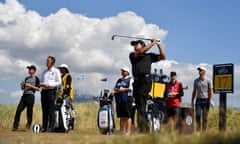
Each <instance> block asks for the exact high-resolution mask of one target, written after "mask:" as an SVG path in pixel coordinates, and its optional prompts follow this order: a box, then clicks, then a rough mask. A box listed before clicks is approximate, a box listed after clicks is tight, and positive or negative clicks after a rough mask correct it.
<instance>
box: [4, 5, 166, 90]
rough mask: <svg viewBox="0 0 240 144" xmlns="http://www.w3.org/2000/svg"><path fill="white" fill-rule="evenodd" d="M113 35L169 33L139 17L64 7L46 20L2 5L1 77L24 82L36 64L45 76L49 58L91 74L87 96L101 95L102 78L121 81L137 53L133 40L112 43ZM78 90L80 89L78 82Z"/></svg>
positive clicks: (87, 82)
mask: <svg viewBox="0 0 240 144" xmlns="http://www.w3.org/2000/svg"><path fill="white" fill-rule="evenodd" d="M113 34H126V35H146V36H153V37H157V38H160V39H162V40H164V39H165V37H166V35H167V31H166V30H163V29H161V28H159V26H157V25H154V24H147V23H146V22H145V21H144V19H143V18H142V17H140V16H138V15H136V14H135V13H134V12H123V13H119V14H118V15H116V16H113V17H106V18H103V19H97V18H89V17H86V16H84V15H82V14H76V13H72V12H70V11H69V10H68V9H65V8H62V9H60V10H59V11H58V12H57V13H54V14H51V15H49V16H47V17H42V16H40V15H39V14H38V13H37V12H35V11H31V10H29V11H27V10H26V9H25V7H24V6H23V5H21V4H20V3H19V2H18V1H16V0H7V1H6V3H5V4H0V48H1V49H0V51H1V53H0V60H1V63H0V67H1V68H2V69H1V70H0V72H1V73H8V74H14V75H17V76H18V77H21V79H22V77H23V76H24V75H25V73H26V70H25V66H26V65H29V64H36V65H37V66H38V67H39V70H38V72H39V73H40V72H41V71H42V70H43V69H44V68H45V66H44V65H45V58H46V57H47V56H48V55H54V56H55V57H56V58H57V64H60V63H67V64H68V65H70V67H71V71H72V73H73V74H74V75H77V74H79V73H86V75H87V76H88V77H89V78H88V79H87V80H86V82H85V84H84V85H86V86H85V87H87V89H88V90H86V91H87V92H94V91H98V90H97V89H98V87H97V86H98V85H101V83H100V84H99V79H100V78H102V77H105V76H108V77H109V76H110V77H114V76H115V77H116V76H117V75H116V73H117V74H118V73H119V72H118V71H119V67H121V66H122V65H127V64H128V63H129V62H128V53H129V52H130V51H131V50H132V48H131V47H130V45H129V40H126V39H116V40H114V41H112V40H111V36H112V35H113ZM78 86H81V85H80V84H78V83H76V87H78ZM88 86H91V88H89V87H88ZM93 86H96V88H95V87H93Z"/></svg>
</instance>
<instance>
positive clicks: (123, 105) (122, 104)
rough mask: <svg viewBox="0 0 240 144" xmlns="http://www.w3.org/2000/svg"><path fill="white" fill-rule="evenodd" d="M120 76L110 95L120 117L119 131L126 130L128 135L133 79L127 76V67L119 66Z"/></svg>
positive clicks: (130, 122)
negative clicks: (113, 99) (113, 97)
mask: <svg viewBox="0 0 240 144" xmlns="http://www.w3.org/2000/svg"><path fill="white" fill-rule="evenodd" d="M121 74H122V77H121V78H120V79H118V80H117V82H116V85H115V87H114V89H113V90H112V96H115V100H116V109H117V117H118V118H120V131H121V133H124V132H126V135H130V133H131V127H132V121H131V116H132V114H131V110H132V103H133V100H132V98H133V97H132V89H133V88H132V84H133V79H132V78H131V77H130V76H129V69H128V68H127V67H123V68H121Z"/></svg>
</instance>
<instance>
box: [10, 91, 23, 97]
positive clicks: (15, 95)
mask: <svg viewBox="0 0 240 144" xmlns="http://www.w3.org/2000/svg"><path fill="white" fill-rule="evenodd" d="M10 96H11V97H12V98H20V97H21V96H22V91H21V90H18V91H14V92H12V93H11V94H10Z"/></svg>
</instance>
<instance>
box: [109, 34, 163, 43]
mask: <svg viewBox="0 0 240 144" xmlns="http://www.w3.org/2000/svg"><path fill="white" fill-rule="evenodd" d="M115 37H122V38H131V39H140V40H148V41H150V40H151V39H150V38H141V37H133V36H124V35H113V36H112V40H114V38H115ZM157 42H161V41H160V40H159V39H157Z"/></svg>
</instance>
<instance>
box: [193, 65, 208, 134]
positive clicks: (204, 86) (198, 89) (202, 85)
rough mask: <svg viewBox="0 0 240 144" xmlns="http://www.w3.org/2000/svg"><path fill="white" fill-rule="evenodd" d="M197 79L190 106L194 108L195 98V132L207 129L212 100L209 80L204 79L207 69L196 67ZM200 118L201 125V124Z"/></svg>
mask: <svg viewBox="0 0 240 144" xmlns="http://www.w3.org/2000/svg"><path fill="white" fill-rule="evenodd" d="M197 70H198V71H199V78H197V79H195V81H194V85H193V92H192V106H194V100H195V97H197V98H196V103H195V110H196V122H197V132H198V134H200V133H199V132H200V131H201V127H202V130H203V131H205V130H206V129H207V121H208V112H209V107H210V104H211V102H212V98H213V89H212V85H211V82H210V80H208V79H206V78H205V75H206V71H207V69H206V68H205V67H198V68H197ZM201 117H202V123H201Z"/></svg>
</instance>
